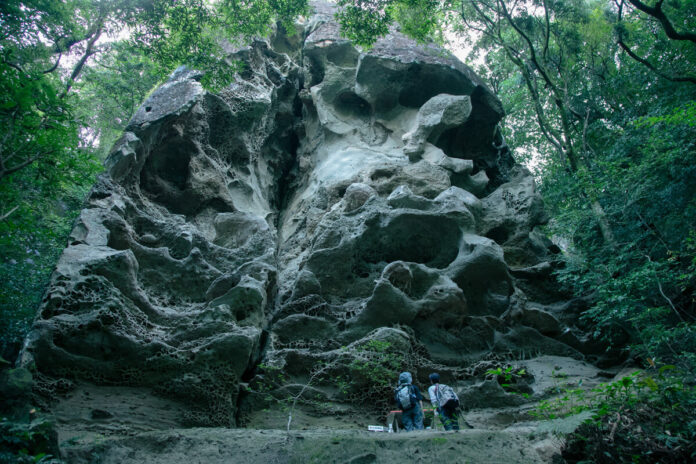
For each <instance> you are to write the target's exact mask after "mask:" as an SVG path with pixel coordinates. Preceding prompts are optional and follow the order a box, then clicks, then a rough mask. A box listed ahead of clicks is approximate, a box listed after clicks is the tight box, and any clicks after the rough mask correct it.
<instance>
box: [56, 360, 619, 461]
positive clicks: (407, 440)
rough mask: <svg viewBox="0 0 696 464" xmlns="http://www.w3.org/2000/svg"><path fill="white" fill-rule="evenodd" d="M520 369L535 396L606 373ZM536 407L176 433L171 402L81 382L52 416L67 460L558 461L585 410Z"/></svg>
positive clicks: (179, 429)
mask: <svg viewBox="0 0 696 464" xmlns="http://www.w3.org/2000/svg"><path fill="white" fill-rule="evenodd" d="M524 364H525V367H526V368H527V369H528V370H529V371H530V372H531V373H532V374H533V375H534V378H535V384H534V385H533V389H534V396H535V397H537V398H541V397H548V396H549V394H550V392H553V391H554V390H557V389H559V388H561V387H565V386H569V387H578V386H579V387H581V388H588V389H589V388H592V387H593V386H595V385H597V384H598V383H600V382H605V381H608V380H610V379H609V378H607V375H608V373H606V372H601V371H599V370H598V369H597V368H596V367H594V366H591V365H589V364H587V363H584V362H582V361H577V360H574V359H570V358H562V357H556V356H543V357H539V358H536V359H533V360H527V361H525V362H524ZM614 374H616V372H614ZM622 374H624V373H619V377H620V376H621V375H622ZM625 374H627V372H626V373H625ZM535 407H536V403H534V402H532V403H527V404H524V405H521V406H514V407H505V408H501V407H498V408H483V409H473V410H469V411H467V412H466V413H465V414H464V415H463V417H462V422H464V421H466V423H467V424H468V425H470V426H471V427H472V428H467V427H464V426H463V429H462V430H461V431H459V432H444V431H442V430H441V429H440V430H425V431H421V432H409V433H393V434H389V433H385V432H368V431H367V426H368V425H383V424H381V423H380V422H379V421H378V420H377V419H376V418H370V417H361V416H357V415H350V414H345V415H339V416H330V417H316V416H313V415H309V414H305V413H304V412H303V411H296V413H295V415H294V417H293V423H292V424H293V425H292V430H291V432H290V433H289V434H288V433H287V432H286V431H285V424H286V423H287V412H286V411H282V410H274V409H270V410H267V411H259V412H258V413H257V414H255V417H254V418H253V421H252V422H251V423H250V425H251V427H250V428H239V429H229V428H185V427H183V426H182V425H181V424H180V423H179V422H178V419H177V409H178V405H177V403H175V402H172V401H169V400H165V399H162V398H157V397H154V396H152V395H151V394H149V392H147V391H146V390H140V389H137V388H129V387H97V386H93V385H80V386H79V387H78V388H77V389H76V390H74V391H73V392H71V393H70V395H69V396H68V397H66V398H65V399H64V400H63V401H61V402H60V403H59V404H58V405H56V407H55V409H54V410H53V414H54V416H55V418H56V423H57V429H58V433H59V443H60V446H61V451H62V453H63V457H64V459H65V462H67V463H70V464H73V463H74V464H83V463H84V464H117V463H118V464H136V463H138V464H141V463H152V464H159V463H161V464H165V463H166V464H179V463H181V464H197V463H200V464H216V463H226V464H228V463H239V464H246V463H249V464H256V463H262V464H272V463H281V464H284V463H352V464H366V463H372V462H375V463H392V462H394V463H396V462H399V463H404V462H414V463H418V462H423V463H426V462H439V461H442V462H452V463H476V464H479V463H491V464H493V463H496V464H497V463H505V464H509V463H548V462H551V463H552V462H562V461H559V450H560V447H561V446H562V444H563V439H562V437H561V435H560V434H562V433H569V432H572V431H573V430H574V429H575V428H576V427H577V426H578V425H579V424H580V423H581V422H582V421H583V420H584V419H587V418H588V417H589V415H590V414H589V412H585V413H583V414H581V415H578V416H573V417H570V418H566V419H556V420H536V419H534V418H533V417H532V416H530V414H529V412H530V410H533V409H534V408H535ZM462 425H464V424H462Z"/></svg>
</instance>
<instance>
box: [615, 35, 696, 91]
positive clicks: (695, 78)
mask: <svg viewBox="0 0 696 464" xmlns="http://www.w3.org/2000/svg"><path fill="white" fill-rule="evenodd" d="M616 43H617V44H619V47H621V49H622V50H623V51H625V52H626V54H627V55H628V56H630V57H631V58H633V59H634V60H636V61H637V62H639V63H640V64H642V65H643V66H645V67H646V68H648V69H649V70H650V71H652V72H653V73H655V74H657V75H658V76H660V77H661V78H663V79H667V80H668V81H672V82H691V83H692V84H696V76H670V75H668V74H665V73H663V72H662V71H660V70H659V69H657V68H656V67H655V66H653V64H652V63H650V62H649V61H648V60H646V59H645V58H641V57H640V56H638V55H636V54H635V53H634V52H633V50H631V49H630V48H629V46H628V45H626V44H625V43H624V41H623V39H622V37H621V34H620V33H619V37H618V38H617V40H616Z"/></svg>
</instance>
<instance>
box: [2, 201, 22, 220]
mask: <svg viewBox="0 0 696 464" xmlns="http://www.w3.org/2000/svg"><path fill="white" fill-rule="evenodd" d="M17 208H19V205H17V206H15V207H14V208H12V209H11V210H9V211H8V212H6V213H5V214H3V215H2V216H0V222H4V221H5V220H6V219H7V218H8V217H10V214H12V213H14V212H15V211H16V210H17Z"/></svg>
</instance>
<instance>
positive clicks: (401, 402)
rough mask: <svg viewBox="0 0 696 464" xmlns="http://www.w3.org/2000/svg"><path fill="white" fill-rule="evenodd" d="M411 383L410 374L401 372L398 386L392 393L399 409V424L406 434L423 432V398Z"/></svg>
mask: <svg viewBox="0 0 696 464" xmlns="http://www.w3.org/2000/svg"><path fill="white" fill-rule="evenodd" d="M412 382H413V378H412V377H411V373H410V372H402V373H401V374H399V386H398V387H396V390H395V392H394V400H396V404H397V405H398V406H399V407H400V408H401V422H402V423H403V424H404V429H406V431H407V432H409V431H411V430H423V396H422V395H421V392H420V390H419V389H418V387H416V386H415V385H413V384H412Z"/></svg>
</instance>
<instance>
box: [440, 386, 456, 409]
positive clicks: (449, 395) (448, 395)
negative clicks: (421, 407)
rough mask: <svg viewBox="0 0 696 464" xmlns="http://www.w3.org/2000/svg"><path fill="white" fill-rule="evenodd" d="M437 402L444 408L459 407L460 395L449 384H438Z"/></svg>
mask: <svg viewBox="0 0 696 464" xmlns="http://www.w3.org/2000/svg"><path fill="white" fill-rule="evenodd" d="M437 404H438V405H440V407H441V408H444V409H457V408H458V407H459V397H458V396H457V394H456V393H454V390H452V387H450V386H449V385H443V384H438V386H437Z"/></svg>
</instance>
